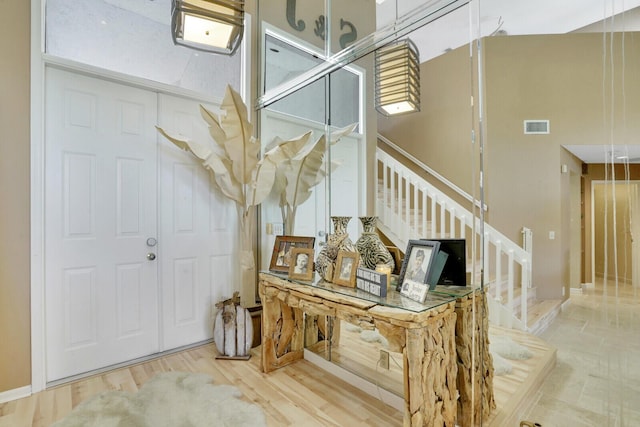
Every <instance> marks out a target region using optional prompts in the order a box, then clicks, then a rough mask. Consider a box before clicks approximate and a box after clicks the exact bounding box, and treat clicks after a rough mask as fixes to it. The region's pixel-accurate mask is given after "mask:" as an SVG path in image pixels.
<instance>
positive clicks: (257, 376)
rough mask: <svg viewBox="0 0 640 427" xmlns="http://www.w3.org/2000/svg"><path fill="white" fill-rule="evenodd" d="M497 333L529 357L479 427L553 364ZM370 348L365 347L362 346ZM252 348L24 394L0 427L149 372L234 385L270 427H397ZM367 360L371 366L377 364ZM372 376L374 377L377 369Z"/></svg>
mask: <svg viewBox="0 0 640 427" xmlns="http://www.w3.org/2000/svg"><path fill="white" fill-rule="evenodd" d="M496 331H497V333H505V334H509V336H511V337H512V338H513V339H514V340H515V341H517V342H520V343H521V344H524V345H526V346H527V347H529V348H530V349H531V350H532V351H533V353H534V357H533V358H531V359H529V360H526V361H522V362H518V363H516V362H515V361H514V363H513V365H514V372H513V373H512V374H510V375H506V376H499V377H495V394H496V403H497V410H496V411H494V413H493V414H492V415H491V418H490V419H489V420H487V421H488V422H486V423H484V425H488V426H503V425H504V426H513V425H517V423H515V422H514V421H513V420H514V419H516V418H517V417H518V416H519V414H520V413H522V411H523V410H524V409H526V402H527V396H528V395H530V394H529V393H531V390H532V389H534V390H535V389H536V388H537V387H539V385H540V383H541V382H542V381H544V376H545V375H546V372H548V371H549V370H550V369H551V368H552V366H553V364H555V350H554V349H551V348H550V347H548V346H546V345H545V344H544V342H542V341H541V340H539V339H538V338H537V337H534V336H531V335H528V334H522V333H519V332H515V331H501V330H495V329H492V333H495V332H496ZM342 338H343V339H345V340H346V339H349V340H350V342H351V343H352V344H354V347H353V348H355V347H356V346H357V345H359V340H358V339H354V338H349V337H348V335H345V336H343V337H342ZM370 346H371V343H366V345H365V347H370ZM376 346H379V343H375V344H373V348H375V351H376V352H379V350H378V349H377V348H376ZM258 350H259V348H254V349H253V350H252V355H253V356H252V357H251V359H250V360H249V361H239V360H217V359H215V354H216V350H215V346H214V345H213V344H208V345H204V346H200V347H196V348H192V349H189V350H185V351H182V352H180V353H176V354H172V355H168V356H164V357H161V358H158V359H155V360H152V361H148V362H145V363H140V364H137V365H134V366H130V367H126V368H121V369H117V370H113V371H109V372H106V373H103V374H99V375H95V376H92V377H88V378H85V379H81V380H77V381H74V382H72V383H68V384H64V385H60V386H57V387H54V388H51V389H48V390H45V391H43V392H39V393H36V394H34V395H32V396H30V397H26V398H23V399H18V400H14V401H11V402H7V403H4V404H0V427H28V426H32V427H41V426H42V427H45V426H49V425H50V424H51V423H53V422H55V421H57V420H59V419H61V418H63V417H64V416H65V415H66V414H68V413H69V412H70V411H71V410H72V408H73V407H75V406H76V405H77V404H78V403H80V402H82V401H83V400H85V399H87V398H89V397H91V396H93V395H95V394H97V393H100V392H102V391H106V390H126V391H131V392H134V391H136V390H138V389H139V388H140V387H141V386H142V385H143V384H144V383H145V382H146V381H148V380H149V379H150V378H152V377H153V376H154V375H155V374H157V373H160V372H167V371H187V372H203V373H207V374H209V375H211V376H212V377H213V379H214V382H215V383H218V384H233V385H235V386H237V387H238V388H239V389H240V390H241V391H242V392H243V394H244V399H245V400H247V401H251V402H254V403H256V404H258V405H259V406H261V407H262V408H263V410H264V412H265V415H266V417H267V423H268V425H269V426H270V427H276V426H294V425H295V426H301V425H304V426H305V427H306V426H401V425H402V418H403V417H402V413H401V412H400V411H397V410H396V409H394V408H392V407H390V406H388V405H385V404H382V403H381V402H380V401H379V400H378V399H377V398H376V397H372V396H370V395H368V394H365V393H363V392H361V391H360V390H359V389H357V388H355V387H353V386H351V385H349V384H347V383H346V382H344V381H343V380H342V379H340V378H338V377H336V376H333V375H331V374H328V373H326V372H325V371H323V370H321V369H319V368H317V367H316V366H315V365H313V364H311V363H310V362H308V361H306V360H302V361H299V362H297V363H294V364H293V365H290V366H286V367H284V368H282V369H280V370H278V371H275V372H272V373H270V374H263V373H262V372H261V371H260V367H259V362H260V354H259V351H258ZM360 354H361V355H362V353H360ZM376 354H379V353H376ZM357 355H358V351H353V350H352V351H350V354H347V353H345V354H344V355H342V357H343V359H344V360H343V361H346V359H348V358H354V357H356V356H357ZM367 357H368V356H367ZM371 357H374V356H371ZM371 357H370V358H371ZM369 362H370V363H369V364H371V363H374V362H375V363H377V360H376V361H374V360H373V359H372V360H370V361H369ZM347 363H350V362H347ZM393 363H394V362H393V361H392V362H391V366H390V367H391V369H390V370H389V373H388V375H387V376H385V377H384V381H387V382H389V384H386V386H387V387H389V388H392V389H393V388H394V386H393V382H394V380H393V377H394V376H397V374H398V371H397V370H396V369H394V367H393ZM376 372H377V373H379V372H380V370H379V368H378V369H377V370H376ZM379 378H380V377H379Z"/></svg>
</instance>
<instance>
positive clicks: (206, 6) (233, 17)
mask: <svg viewBox="0 0 640 427" xmlns="http://www.w3.org/2000/svg"><path fill="white" fill-rule="evenodd" d="M243 32H244V1H243V0H239V1H234V0H173V3H172V7H171V36H172V37H173V43H174V44H177V45H182V46H186V47H189V48H192V49H196V50H201V51H205V52H213V53H220V54H224V55H233V54H234V53H235V51H236V49H238V46H240V42H241V41H242V33H243Z"/></svg>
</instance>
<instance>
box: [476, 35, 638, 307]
mask: <svg viewBox="0 0 640 427" xmlns="http://www.w3.org/2000/svg"><path fill="white" fill-rule="evenodd" d="M639 37H640V34H638V33H628V34H626V35H625V47H626V52H625V58H624V62H625V68H623V62H622V60H621V56H622V55H620V52H621V47H620V46H621V45H620V37H619V35H618V36H617V37H616V39H615V42H614V46H615V47H614V52H615V54H614V70H615V74H614V78H613V81H614V82H615V87H614V97H613V100H614V102H613V103H612V101H611V99H612V98H611V97H610V94H609V89H610V85H611V81H612V79H611V77H610V75H609V71H608V70H607V72H606V74H605V75H604V77H603V55H602V51H603V48H602V46H603V37H602V34H570V35H550V36H521V37H492V38H488V39H486V40H485V55H486V56H485V78H486V94H487V95H486V123H487V142H486V146H487V161H486V162H485V170H486V187H487V203H488V205H489V207H490V209H491V223H492V225H494V226H496V227H498V229H500V230H501V231H502V232H503V233H505V234H506V235H507V236H509V237H510V238H512V239H514V240H515V241H519V232H520V228H521V227H522V226H526V227H529V228H531V229H532V230H533V233H534V243H533V248H534V254H533V265H534V277H533V280H534V285H535V286H536V287H537V289H538V295H539V296H540V297H542V298H560V297H561V290H562V288H563V287H564V288H565V289H566V287H567V286H568V283H567V282H568V278H569V271H568V268H569V253H570V250H571V248H570V241H571V239H570V238H569V236H568V233H569V230H570V225H569V220H568V217H569V214H570V206H569V200H570V197H569V191H570V174H569V173H567V174H562V173H561V169H560V168H561V165H562V164H567V165H568V168H569V171H570V172H571V173H581V165H580V163H579V162H578V161H576V160H575V159H574V158H573V156H571V155H570V154H568V153H567V152H566V150H564V149H563V148H562V145H564V144H622V143H634V142H637V141H635V140H634V139H633V137H634V135H637V134H638V131H640V80H639V79H637V78H633V77H631V76H637V75H638V72H639V71H640V49H638V48H639V47H640V46H638V43H640V38H639ZM607 47H609V45H608V44H607ZM607 61H608V59H607ZM623 71H624V75H626V78H625V79H624V82H625V87H624V93H625V96H623V94H622V85H621V82H622V81H623V79H622V76H623ZM603 87H604V88H605V90H606V92H605V93H604V94H603ZM623 101H624V104H623ZM612 109H613V117H614V120H613V125H612V124H611V122H610V117H611V113H612ZM623 112H624V114H623ZM525 119H549V120H550V130H551V133H550V134H549V135H524V134H523V120H525ZM612 129H613V131H612ZM551 231H553V232H555V236H556V238H555V240H551V239H550V238H549V232H551ZM567 296H568V294H567Z"/></svg>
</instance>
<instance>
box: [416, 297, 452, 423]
mask: <svg viewBox="0 0 640 427" xmlns="http://www.w3.org/2000/svg"><path fill="white" fill-rule="evenodd" d="M455 322H456V314H455V312H454V311H453V306H452V307H451V309H450V310H447V311H445V312H443V313H441V314H439V315H438V316H437V318H435V319H434V320H433V322H431V323H429V325H427V326H426V327H423V328H418V329H407V346H406V348H405V351H404V372H405V374H404V375H405V415H404V425H405V426H411V427H418V426H420V427H422V426H434V427H435V426H451V427H453V426H455V421H456V415H457V414H456V413H457V404H456V401H457V384H456V375H457V369H458V367H457V364H456V347H455Z"/></svg>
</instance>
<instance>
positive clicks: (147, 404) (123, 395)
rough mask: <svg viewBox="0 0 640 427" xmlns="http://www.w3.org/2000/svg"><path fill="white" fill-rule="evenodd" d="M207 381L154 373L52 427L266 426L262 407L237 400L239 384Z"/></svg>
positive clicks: (199, 376) (80, 407) (82, 406)
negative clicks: (130, 389) (134, 386)
mask: <svg viewBox="0 0 640 427" xmlns="http://www.w3.org/2000/svg"><path fill="white" fill-rule="evenodd" d="M211 381H212V379H211V377H210V376H209V375H206V374H193V373H188V372H167V373H162V374H158V375H156V376H155V377H153V378H152V379H151V380H149V381H148V382H147V383H145V384H144V385H143V386H142V388H140V390H139V391H138V392H137V393H129V392H126V391H107V392H104V393H101V394H99V395H96V396H94V397H92V398H90V399H88V400H86V401H84V402H82V403H81V404H80V405H78V406H77V407H76V408H74V410H73V411H72V412H71V413H70V414H69V415H68V416H67V417H65V418H64V419H62V420H60V421H58V422H57V423H55V424H53V425H52V426H51V427H147V426H149V427H178V426H179V427H204V426H207V427H209V426H224V427H244V426H246V427H249V426H250V427H256V426H266V420H265V416H264V413H263V412H262V409H261V408H260V407H259V406H256V405H254V404H251V403H248V402H245V401H242V400H240V399H239V398H240V397H241V396H242V393H241V392H240V390H238V388H236V387H234V386H230V385H214V384H213V383H212V382H211Z"/></svg>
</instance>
